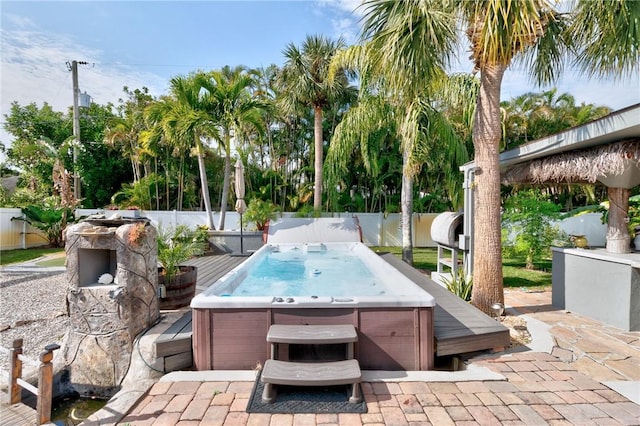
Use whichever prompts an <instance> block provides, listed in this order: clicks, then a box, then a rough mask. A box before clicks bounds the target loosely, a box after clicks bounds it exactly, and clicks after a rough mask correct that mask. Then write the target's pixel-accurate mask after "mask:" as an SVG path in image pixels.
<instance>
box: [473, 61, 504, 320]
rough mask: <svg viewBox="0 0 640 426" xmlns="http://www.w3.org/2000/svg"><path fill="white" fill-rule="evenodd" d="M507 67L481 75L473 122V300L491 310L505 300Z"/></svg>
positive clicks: (487, 68)
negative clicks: (503, 100) (503, 90)
mask: <svg viewBox="0 0 640 426" xmlns="http://www.w3.org/2000/svg"><path fill="white" fill-rule="evenodd" d="M505 68H506V66H503V65H487V66H485V67H484V68H483V69H482V71H481V74H480V91H479V94H478V105H477V108H476V113H475V120H474V123H473V145H474V148H475V163H476V171H475V192H476V194H475V207H474V209H475V216H474V219H475V221H474V222H475V223H474V228H473V229H474V231H473V238H474V241H475V247H476V255H475V256H474V258H473V294H472V297H471V302H472V303H473V304H474V305H475V306H476V307H477V308H479V309H480V310H482V311H484V312H485V313H489V312H490V311H489V307H490V306H491V304H493V303H496V302H499V303H504V291H503V283H502V251H501V241H500V239H501V235H500V234H501V232H500V229H501V228H500V226H501V225H500V155H499V154H500V139H501V137H500V136H501V124H500V123H501V121H500V85H501V83H502V76H503V75H504V71H505Z"/></svg>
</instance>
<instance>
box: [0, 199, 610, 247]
mask: <svg viewBox="0 0 640 426" xmlns="http://www.w3.org/2000/svg"><path fill="white" fill-rule="evenodd" d="M98 212H101V213H102V212H104V213H105V214H106V215H107V217H109V216H111V215H114V214H118V215H120V216H121V217H133V216H134V215H135V214H136V213H139V215H140V216H143V217H146V218H148V219H150V220H151V222H152V223H153V225H154V226H156V227H174V226H176V225H177V224H184V225H188V226H189V227H191V228H195V227H196V226H198V225H205V224H206V223H207V218H206V213H205V212H192V211H180V212H179V211H151V210H145V211H140V212H134V211H131V210H107V211H102V210H97V209H78V210H77V211H76V218H79V217H82V216H88V215H90V214H95V213H98ZM20 215H21V212H20V209H6V208H0V250H11V249H19V248H29V247H37V246H41V245H45V244H46V243H47V242H46V240H45V239H44V238H43V237H42V236H41V234H40V232H39V231H38V230H37V229H35V228H32V227H31V226H29V225H27V224H26V223H25V222H22V221H16V220H13V221H12V220H11V218H13V217H18V216H20ZM293 215H294V213H283V214H282V216H283V217H292V216H293ZM352 215H353V213H333V214H326V216H333V217H341V216H342V217H345V216H352ZM356 215H357V216H358V219H359V221H360V226H361V227H362V238H363V240H364V242H365V243H366V244H368V245H372V246H386V247H393V246H401V245H402V236H401V226H400V215H399V214H397V213H396V214H389V215H384V214H383V213H356ZM436 216H437V213H416V214H414V215H413V245H414V247H435V246H436V244H435V243H434V242H433V240H432V239H431V223H432V222H433V219H434V218H435V217H436ZM600 217H601V216H600V214H599V213H589V214H584V215H581V216H575V217H572V218H569V219H565V220H564V221H562V222H561V223H560V228H561V229H562V230H563V231H565V232H566V233H567V234H574V235H585V236H586V237H587V239H588V240H589V244H590V245H591V246H604V244H605V234H606V225H604V224H602V223H601V222H600ZM219 220H220V215H219V213H216V214H214V223H215V224H216V225H217V224H218V222H219ZM252 228H253V224H249V225H248V226H245V229H252ZM225 229H227V230H233V229H240V216H239V215H238V214H237V213H236V212H235V211H230V212H227V213H226V219H225Z"/></svg>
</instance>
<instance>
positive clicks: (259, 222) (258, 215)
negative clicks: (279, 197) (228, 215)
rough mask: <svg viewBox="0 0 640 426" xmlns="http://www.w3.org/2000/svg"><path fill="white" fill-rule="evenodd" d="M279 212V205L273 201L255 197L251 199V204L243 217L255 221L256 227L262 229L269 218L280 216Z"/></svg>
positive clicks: (248, 220) (247, 220)
mask: <svg viewBox="0 0 640 426" xmlns="http://www.w3.org/2000/svg"><path fill="white" fill-rule="evenodd" d="M277 212H278V206H276V205H275V204H273V203H272V202H271V201H264V200H261V199H259V198H254V199H252V200H251V201H249V206H248V207H247V211H246V212H245V213H244V215H243V217H244V219H245V220H246V222H254V223H255V225H256V229H257V230H258V231H262V230H264V227H265V225H266V224H267V222H268V221H269V220H274V219H276V218H277V217H278V216H277Z"/></svg>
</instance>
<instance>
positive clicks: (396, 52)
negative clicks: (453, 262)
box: [339, 1, 467, 263]
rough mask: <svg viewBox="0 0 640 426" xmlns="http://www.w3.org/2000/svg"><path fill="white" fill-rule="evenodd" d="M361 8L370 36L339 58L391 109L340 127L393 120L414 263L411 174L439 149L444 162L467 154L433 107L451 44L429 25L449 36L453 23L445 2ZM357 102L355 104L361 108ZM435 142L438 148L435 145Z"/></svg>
mask: <svg viewBox="0 0 640 426" xmlns="http://www.w3.org/2000/svg"><path fill="white" fill-rule="evenodd" d="M365 7H367V9H366V13H365V21H364V26H363V28H364V29H363V31H364V34H365V36H369V37H371V40H370V41H369V42H368V43H366V44H365V45H363V46H361V47H356V48H353V49H351V52H347V53H346V54H345V55H344V56H345V60H344V62H347V63H350V65H351V66H356V67H357V70H358V71H359V73H360V76H361V80H362V82H361V85H362V86H364V87H365V88H366V90H365V91H361V93H365V94H366V93H367V90H369V91H371V93H373V94H374V96H386V97H388V99H389V106H388V107H390V108H391V110H392V112H391V113H384V112H379V113H377V114H372V113H371V112H364V113H363V112H360V115H359V116H355V114H354V116H355V117H356V120H357V124H358V125H357V126H355V127H354V128H353V129H350V128H349V127H351V126H348V125H346V124H345V129H347V132H358V131H363V130H364V128H365V127H364V126H369V128H370V129H371V130H373V132H371V133H369V134H368V135H374V132H378V134H379V133H380V129H381V128H383V127H388V125H385V124H384V122H387V123H388V122H389V121H393V122H394V128H395V129H397V136H396V137H398V138H399V140H400V142H401V155H402V165H403V166H402V167H403V169H402V186H401V206H402V209H401V210H402V216H401V223H402V245H403V256H402V258H403V260H405V261H406V262H408V263H413V255H412V245H413V244H412V242H411V238H412V237H411V234H412V232H411V223H412V220H411V217H412V212H413V210H412V209H413V181H414V178H415V176H416V175H417V173H418V171H419V170H420V168H421V167H422V165H423V164H424V163H427V162H429V161H432V160H433V159H434V158H438V159H439V160H441V159H442V158H443V157H442V156H439V155H438V154H437V153H438V152H439V151H440V152H442V151H445V152H447V154H445V156H444V157H447V156H450V157H453V158H454V160H453V161H450V159H447V161H446V163H447V164H451V163H454V164H455V163H458V165H459V164H461V163H462V162H464V161H465V160H466V158H467V157H466V155H467V153H466V150H465V148H464V143H462V142H461V140H460V139H459V138H458V137H457V135H456V134H455V132H454V130H453V128H452V127H451V125H450V124H449V122H448V121H447V120H446V119H445V118H444V116H443V115H441V114H440V113H439V112H438V111H437V110H436V109H435V108H434V107H433V105H434V96H433V91H434V89H435V87H436V82H439V81H441V80H443V79H444V72H443V69H444V66H445V64H446V57H445V55H442V54H441V51H446V50H447V49H448V48H450V46H449V44H450V43H451V40H448V39H447V37H442V36H441V35H440V34H438V33H437V32H435V31H434V29H438V30H440V31H443V32H447V31H451V37H453V34H454V33H453V31H454V30H453V27H452V26H451V25H452V24H453V21H452V18H451V17H450V16H449V15H447V13H443V12H446V7H445V5H444V3H442V4H433V9H431V10H429V11H426V10H423V9H422V8H421V6H420V5H418V4H417V2H382V1H369V2H366V3H365ZM423 12H424V13H426V14H427V15H428V18H425V19H421V18H422V17H421V16H420V14H421V13H423ZM404 13H407V15H406V16H405V15H404ZM413 16H419V18H418V19H417V20H416V21H412V24H411V25H409V24H408V21H407V19H411V17H413ZM404 18H406V19H404ZM443 43H444V44H443ZM438 49H441V50H440V51H439V50H438ZM411 51H414V52H413V53H412V52H411ZM360 100H361V104H360V105H362V106H363V107H365V108H368V109H371V105H376V102H373V103H372V102H367V101H368V100H367V99H362V98H361V99H360ZM380 100H382V102H386V100H385V99H384V98H380V99H379V100H378V101H377V104H379V103H380ZM360 105H358V106H357V107H356V108H360ZM381 116H383V117H385V118H384V120H383V121H381V120H380V117H381ZM366 117H369V118H366ZM365 118H366V119H365ZM352 125H353V124H352ZM372 125H373V127H372ZM378 126H379V127H378ZM339 130H341V129H339ZM374 137H379V135H378V136H374ZM368 138H369V136H366V137H364V136H360V145H361V152H363V153H365V154H367V153H369V152H371V149H370V148H368V147H363V146H362V145H363V144H364V143H368ZM438 144H440V149H436V148H435V147H437V146H438ZM445 147H446V148H445ZM443 148H444V149H443ZM374 149H375V148H374ZM368 161H369V160H368ZM432 164H433V163H432Z"/></svg>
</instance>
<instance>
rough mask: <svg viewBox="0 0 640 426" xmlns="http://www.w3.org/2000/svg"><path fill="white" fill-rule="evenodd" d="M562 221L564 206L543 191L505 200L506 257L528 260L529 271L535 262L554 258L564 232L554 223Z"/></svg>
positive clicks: (503, 221)
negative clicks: (554, 246) (553, 247)
mask: <svg viewBox="0 0 640 426" xmlns="http://www.w3.org/2000/svg"><path fill="white" fill-rule="evenodd" d="M559 218H560V206H559V205H557V204H554V203H552V202H550V201H548V200H547V199H546V197H545V196H544V195H543V194H542V193H541V192H540V191H539V190H533V189H532V190H528V191H520V192H518V193H517V194H515V195H512V196H510V197H509V198H507V199H506V200H505V203H504V213H503V215H502V224H503V230H502V241H503V247H504V248H505V252H504V254H514V255H516V256H522V257H524V258H525V264H526V268H527V269H533V268H534V260H535V259H538V258H540V257H543V256H548V255H549V254H550V249H551V245H552V243H553V242H554V241H555V240H557V239H558V238H559V237H560V236H561V233H560V229H559V228H558V227H557V226H552V225H551V223H552V222H553V221H554V220H556V219H559Z"/></svg>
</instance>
